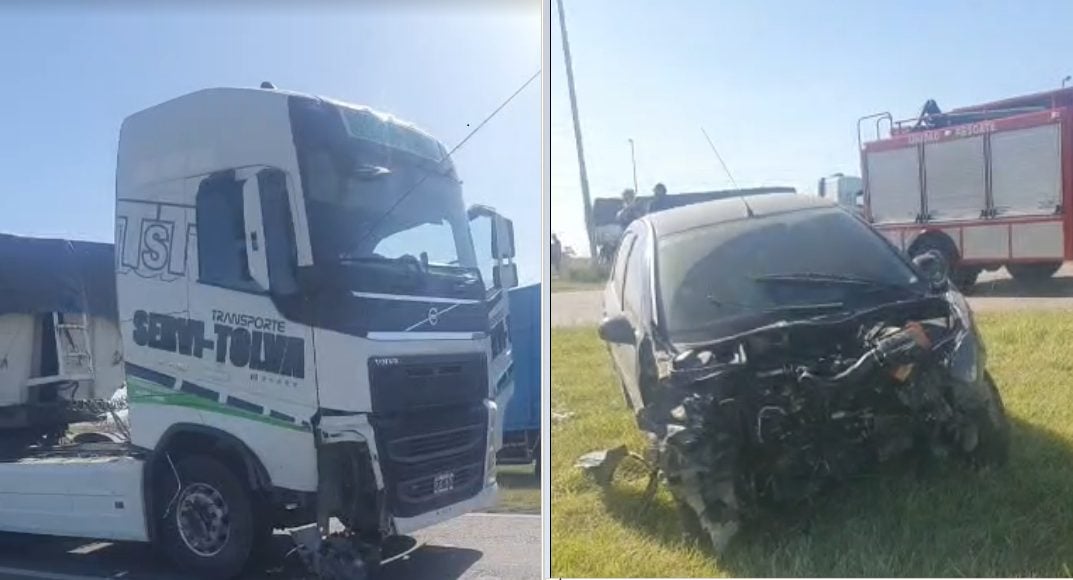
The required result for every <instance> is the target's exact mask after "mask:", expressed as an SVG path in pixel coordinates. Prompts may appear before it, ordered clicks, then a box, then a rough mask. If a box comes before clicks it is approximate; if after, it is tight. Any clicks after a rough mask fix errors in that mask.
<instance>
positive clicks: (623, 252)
mask: <svg viewBox="0 0 1073 580" xmlns="http://www.w3.org/2000/svg"><path fill="white" fill-rule="evenodd" d="M636 237H637V236H636V235H635V234H634V233H633V232H632V231H628V232H626V233H625V234H623V235H622V241H621V242H619V245H618V253H616V254H615V266H614V268H613V269H612V270H611V279H612V280H614V281H615V296H617V297H618V300H619V306H622V284H623V282H624V281H625V279H626V258H627V257H628V256H629V255H630V249H631V248H633V240H634V238H636Z"/></svg>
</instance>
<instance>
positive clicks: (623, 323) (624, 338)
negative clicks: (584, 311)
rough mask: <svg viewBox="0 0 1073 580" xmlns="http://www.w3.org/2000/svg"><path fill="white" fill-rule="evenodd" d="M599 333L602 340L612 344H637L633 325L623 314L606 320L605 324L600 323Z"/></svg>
mask: <svg viewBox="0 0 1073 580" xmlns="http://www.w3.org/2000/svg"><path fill="white" fill-rule="evenodd" d="M599 333H600V339H601V340H603V341H605V342H610V343H611V344H634V343H636V342H637V337H636V336H635V335H634V331H633V325H632V324H630V321H629V320H627V319H626V317H625V316H623V315H621V314H619V315H617V316H612V317H610V318H604V320H603V322H601V323H600V328H599Z"/></svg>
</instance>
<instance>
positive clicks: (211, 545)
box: [175, 483, 231, 558]
mask: <svg viewBox="0 0 1073 580" xmlns="http://www.w3.org/2000/svg"><path fill="white" fill-rule="evenodd" d="M229 516H230V514H229V512H228V509H227V502H225V501H224V497H223V495H221V494H220V492H219V491H217V490H216V488H214V487H212V486H211V485H208V484H206V483H194V484H191V485H188V486H187V487H186V488H185V489H183V492H182V495H180V496H179V501H178V508H177V509H176V510H175V518H176V523H177V524H178V528H179V537H180V538H182V540H183V543H184V544H186V547H187V549H189V550H190V551H191V552H193V553H195V554H197V555H198V556H202V557H205V558H209V557H212V556H215V555H216V554H219V553H220V551H221V550H223V549H224V546H226V545H227V540H228V538H230V537H231V519H230V517H229Z"/></svg>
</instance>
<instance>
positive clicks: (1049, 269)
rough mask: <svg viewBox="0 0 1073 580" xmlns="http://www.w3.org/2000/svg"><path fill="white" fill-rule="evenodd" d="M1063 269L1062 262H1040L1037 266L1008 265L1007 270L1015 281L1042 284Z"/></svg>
mask: <svg viewBox="0 0 1073 580" xmlns="http://www.w3.org/2000/svg"><path fill="white" fill-rule="evenodd" d="M1061 267H1062V263H1061V262H1040V263H1035V264H1006V270H1007V271H1008V272H1009V273H1010V276H1013V279H1014V280H1017V281H1018V282H1026V283H1029V284H1031V283H1038V282H1042V281H1044V280H1046V279H1048V278H1050V277H1051V276H1054V273H1055V272H1057V271H1058V269H1059V268H1061Z"/></svg>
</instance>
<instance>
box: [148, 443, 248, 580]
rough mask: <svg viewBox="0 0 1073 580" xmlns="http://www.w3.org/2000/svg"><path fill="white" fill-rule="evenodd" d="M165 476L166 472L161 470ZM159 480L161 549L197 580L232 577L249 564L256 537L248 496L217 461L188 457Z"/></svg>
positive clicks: (204, 457)
mask: <svg viewBox="0 0 1073 580" xmlns="http://www.w3.org/2000/svg"><path fill="white" fill-rule="evenodd" d="M165 469H166V470H167V471H169V472H170V471H171V469H170V468H168V467H165ZM175 471H176V472H178V477H179V483H180V485H179V486H178V493H176V487H177V486H176V482H175V474H174V473H167V474H166V475H165V476H164V477H162V478H161V479H162V480H163V483H161V485H160V486H159V489H158V491H159V495H158V497H157V505H159V506H160V510H161V513H160V515H158V517H160V518H161V520H160V535H159V537H158V541H159V542H160V548H161V549H162V550H163V551H164V553H166V554H167V555H168V557H169V558H170V559H171V560H172V562H174V563H175V565H176V566H178V567H179V568H181V569H182V570H183V571H185V572H187V573H189V574H191V575H192V576H195V577H197V578H233V577H235V576H237V575H238V574H239V573H240V572H241V571H242V568H243V567H244V566H245V565H246V561H247V560H248V559H249V556H250V553H251V550H252V549H253V545H254V542H255V539H256V536H257V533H256V520H255V518H254V514H253V507H252V506H253V504H252V501H251V499H250V494H249V492H248V491H247V490H246V488H245V486H243V485H242V483H241V481H240V480H239V479H238V478H237V477H236V476H235V475H234V474H233V473H232V472H231V470H229V469H228V468H227V467H225V466H224V465H223V464H221V463H220V462H218V461H216V460H215V459H212V458H210V457H206V456H200V455H195V456H190V457H186V458H184V459H182V460H180V461H179V462H178V463H177V464H176V465H175Z"/></svg>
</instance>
